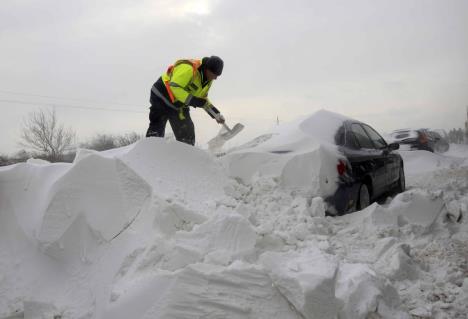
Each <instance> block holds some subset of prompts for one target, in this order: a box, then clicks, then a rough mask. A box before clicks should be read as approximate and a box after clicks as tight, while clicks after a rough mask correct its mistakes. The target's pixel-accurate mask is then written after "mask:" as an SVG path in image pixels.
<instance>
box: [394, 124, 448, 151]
mask: <svg viewBox="0 0 468 319" xmlns="http://www.w3.org/2000/svg"><path fill="white" fill-rule="evenodd" d="M389 137H390V138H389V140H390V141H391V142H393V143H398V144H400V146H401V149H407V150H424V151H429V152H437V153H444V152H447V151H448V149H449V147H450V145H449V143H448V139H447V134H446V133H445V131H443V130H432V129H427V128H422V129H399V130H395V131H393V132H391V133H390V134H389Z"/></svg>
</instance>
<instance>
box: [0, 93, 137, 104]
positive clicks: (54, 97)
mask: <svg viewBox="0 0 468 319" xmlns="http://www.w3.org/2000/svg"><path fill="white" fill-rule="evenodd" d="M0 93H5V94H13V95H23V96H35V97H41V98H47V99H56V100H68V101H85V102H96V103H105V104H113V105H124V106H134V105H133V104H127V103H118V102H111V101H102V100H101V101H100V100H93V99H83V98H75V97H60V96H52V95H41V94H32V93H24V92H16V91H6V90H0Z"/></svg>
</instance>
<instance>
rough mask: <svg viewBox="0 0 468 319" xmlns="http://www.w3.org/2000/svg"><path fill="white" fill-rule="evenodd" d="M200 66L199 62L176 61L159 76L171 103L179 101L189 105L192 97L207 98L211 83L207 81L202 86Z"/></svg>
mask: <svg viewBox="0 0 468 319" xmlns="http://www.w3.org/2000/svg"><path fill="white" fill-rule="evenodd" d="M200 66H201V61H200V60H178V61H177V62H176V63H174V65H171V66H169V68H168V69H167V71H166V72H165V73H164V74H163V75H162V76H161V78H162V80H163V82H164V85H165V86H166V89H167V93H168V94H169V97H170V99H171V102H172V103H175V102H176V101H179V102H181V103H182V104H184V105H190V99H191V98H192V96H196V97H200V98H205V99H206V98H207V97H208V91H209V90H210V87H211V83H212V82H213V81H208V82H207V83H206V84H205V86H202V83H203V74H202V72H201V70H200ZM207 103H208V104H209V103H210V102H209V101H207Z"/></svg>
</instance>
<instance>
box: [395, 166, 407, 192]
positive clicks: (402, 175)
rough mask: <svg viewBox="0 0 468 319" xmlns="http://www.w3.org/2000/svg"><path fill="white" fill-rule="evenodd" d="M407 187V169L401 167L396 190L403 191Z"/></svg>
mask: <svg viewBox="0 0 468 319" xmlns="http://www.w3.org/2000/svg"><path fill="white" fill-rule="evenodd" d="M405 189H406V181H405V171H404V169H403V167H400V173H399V178H398V181H397V187H396V191H397V193H402V192H404V191H405Z"/></svg>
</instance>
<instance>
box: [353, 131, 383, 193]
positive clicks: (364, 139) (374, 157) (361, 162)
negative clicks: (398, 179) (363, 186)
mask: <svg viewBox="0 0 468 319" xmlns="http://www.w3.org/2000/svg"><path fill="white" fill-rule="evenodd" d="M350 127H351V132H352V134H353V135H354V137H355V139H356V142H357V144H358V146H359V155H358V156H354V161H355V165H357V167H356V168H357V169H358V170H361V171H363V173H365V174H367V175H370V176H371V177H372V184H373V185H372V188H373V195H374V196H378V195H379V194H381V193H382V192H383V191H384V190H385V187H386V184H387V171H386V157H385V156H384V154H383V152H382V150H380V149H377V147H376V146H375V144H374V142H373V141H372V139H371V138H370V137H369V135H368V134H367V133H366V131H365V130H364V128H363V127H362V125H361V123H352V124H351V125H350Z"/></svg>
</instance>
